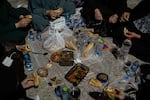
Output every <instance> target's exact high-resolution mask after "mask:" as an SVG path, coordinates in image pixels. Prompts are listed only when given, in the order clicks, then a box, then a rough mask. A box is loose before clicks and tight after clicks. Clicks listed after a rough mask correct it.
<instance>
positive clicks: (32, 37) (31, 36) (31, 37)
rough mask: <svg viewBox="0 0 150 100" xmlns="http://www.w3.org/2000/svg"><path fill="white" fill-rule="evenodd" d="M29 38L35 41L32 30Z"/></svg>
mask: <svg viewBox="0 0 150 100" xmlns="http://www.w3.org/2000/svg"><path fill="white" fill-rule="evenodd" d="M29 39H30V41H31V42H33V41H34V35H33V32H32V31H29Z"/></svg>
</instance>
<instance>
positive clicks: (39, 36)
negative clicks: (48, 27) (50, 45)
mask: <svg viewBox="0 0 150 100" xmlns="http://www.w3.org/2000/svg"><path fill="white" fill-rule="evenodd" d="M36 38H37V39H38V40H39V41H42V37H41V33H40V32H37V34H36Z"/></svg>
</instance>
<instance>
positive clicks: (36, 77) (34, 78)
mask: <svg viewBox="0 0 150 100" xmlns="http://www.w3.org/2000/svg"><path fill="white" fill-rule="evenodd" d="M32 76H33V81H34V86H35V87H38V86H39V84H40V77H39V76H38V75H37V73H35V72H34V73H32Z"/></svg>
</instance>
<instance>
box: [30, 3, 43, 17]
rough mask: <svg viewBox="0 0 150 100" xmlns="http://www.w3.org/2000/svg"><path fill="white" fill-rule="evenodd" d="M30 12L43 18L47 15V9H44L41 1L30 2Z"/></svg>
mask: <svg viewBox="0 0 150 100" xmlns="http://www.w3.org/2000/svg"><path fill="white" fill-rule="evenodd" d="M28 10H29V11H30V12H31V13H33V14H37V15H41V16H45V15H46V9H45V8H44V7H42V3H41V0H29V2H28Z"/></svg>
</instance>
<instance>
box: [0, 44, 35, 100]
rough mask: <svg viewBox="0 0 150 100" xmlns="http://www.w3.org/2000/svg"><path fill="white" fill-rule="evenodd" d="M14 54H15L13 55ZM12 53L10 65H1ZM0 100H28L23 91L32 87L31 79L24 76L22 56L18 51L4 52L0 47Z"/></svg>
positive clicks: (3, 48) (1, 46)
mask: <svg viewBox="0 0 150 100" xmlns="http://www.w3.org/2000/svg"><path fill="white" fill-rule="evenodd" d="M5 46H6V45H5ZM14 52H16V53H14ZM12 53H14V54H13V55H12V57H11V58H12V59H13V62H12V65H11V66H10V67H7V66H6V65H5V64H2V62H3V61H4V59H5V57H6V56H10V55H11V54H12ZM0 55H1V56H0V79H1V82H0V100H28V99H27V97H26V93H25V89H27V88H29V87H32V86H34V82H33V78H32V77H27V76H26V75H25V74H24V64H23V56H22V53H21V52H19V51H6V50H5V47H4V46H3V45H0Z"/></svg>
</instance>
